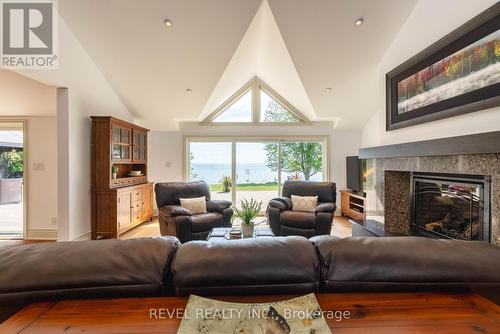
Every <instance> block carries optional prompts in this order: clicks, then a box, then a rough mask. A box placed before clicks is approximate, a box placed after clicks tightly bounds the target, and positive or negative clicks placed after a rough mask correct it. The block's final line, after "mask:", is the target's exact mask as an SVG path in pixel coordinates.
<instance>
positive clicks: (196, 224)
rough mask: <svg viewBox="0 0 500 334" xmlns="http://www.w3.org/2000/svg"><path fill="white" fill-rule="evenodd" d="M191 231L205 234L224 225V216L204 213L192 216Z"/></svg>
mask: <svg viewBox="0 0 500 334" xmlns="http://www.w3.org/2000/svg"><path fill="white" fill-rule="evenodd" d="M191 221H192V224H191V231H192V232H205V231H209V230H211V229H213V228H214V227H217V226H219V225H221V224H222V215H221V214H220V213H218V212H209V213H202V214H199V215H193V216H191Z"/></svg>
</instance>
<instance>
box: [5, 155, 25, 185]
mask: <svg viewBox="0 0 500 334" xmlns="http://www.w3.org/2000/svg"><path fill="white" fill-rule="evenodd" d="M2 160H3V164H4V168H3V170H4V173H5V174H6V176H7V177H8V178H18V177H22V176H23V171H24V165H23V160H24V154H23V151H16V150H12V151H10V152H5V153H3V154H2Z"/></svg>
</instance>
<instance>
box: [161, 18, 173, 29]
mask: <svg viewBox="0 0 500 334" xmlns="http://www.w3.org/2000/svg"><path fill="white" fill-rule="evenodd" d="M163 24H164V25H165V27H167V28H170V27H172V26H173V25H174V24H173V22H172V21H170V20H168V19H167V20H165V21H163Z"/></svg>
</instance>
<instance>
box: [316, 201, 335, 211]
mask: <svg viewBox="0 0 500 334" xmlns="http://www.w3.org/2000/svg"><path fill="white" fill-rule="evenodd" d="M336 209H337V206H336V205H335V203H333V202H325V203H320V204H319V205H318V206H317V207H316V213H318V212H327V213H334V212H335V210H336Z"/></svg>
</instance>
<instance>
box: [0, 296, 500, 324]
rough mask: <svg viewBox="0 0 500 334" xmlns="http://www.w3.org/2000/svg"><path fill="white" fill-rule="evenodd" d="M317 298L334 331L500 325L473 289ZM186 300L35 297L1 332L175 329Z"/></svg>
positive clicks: (238, 299) (268, 298)
mask: <svg viewBox="0 0 500 334" xmlns="http://www.w3.org/2000/svg"><path fill="white" fill-rule="evenodd" d="M291 297H294V296H273V295H268V296H243V297H241V296H230V297H229V296H228V297H215V298H214V299H218V300H225V301H233V302H239V303H242V302H243V303H256V302H257V303H262V302H272V301H278V300H283V299H289V298H291ZM316 299H317V300H318V303H319V305H320V307H321V309H322V310H323V311H324V312H326V313H324V314H325V320H326V322H327V324H328V326H329V327H330V330H331V331H332V333H335V334H339V333H344V334H354V333H370V334H375V333H380V334H390V333H394V334H396V333H398V334H400V333H414V334H417V333H446V334H456V333H476V334H480V333H499V328H500V320H499V314H500V308H499V307H498V306H496V305H494V304H493V303H491V302H489V301H487V300H485V299H484V298H481V297H479V296H477V295H472V294H451V293H385V294H384V293H327V294H316ZM187 301H188V298H187V297H155V298H116V299H99V300H63V301H59V302H56V301H52V302H43V303H35V304H32V305H30V306H29V307H27V308H25V309H24V310H23V311H21V312H19V313H17V314H16V315H14V316H13V317H12V318H10V319H9V320H7V321H6V322H4V323H3V324H1V325H0V332H1V333H26V334H28V333H31V334H35V333H40V334H45V333H87V334H91V333H99V334H103V333H129V334H134V333H137V334H138V333H158V334H159V333H176V332H177V329H178V328H179V325H180V322H181V318H182V313H177V312H176V310H180V311H181V312H183V310H184V309H185V307H186V304H187ZM151 310H163V311H162V312H163V314H164V315H163V316H162V317H161V318H158V317H151ZM339 311H340V312H342V314H343V316H342V318H340V317H338V316H339V313H338V312H339ZM157 312H158V311H157ZM167 312H171V313H170V314H171V315H172V316H170V317H169V316H168V315H167V314H169V313H167ZM333 312H335V313H333ZM156 314H157V313H156ZM179 314H180V315H179ZM331 314H335V317H334V316H330V315H331ZM176 315H178V316H176ZM336 317H337V318H336Z"/></svg>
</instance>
